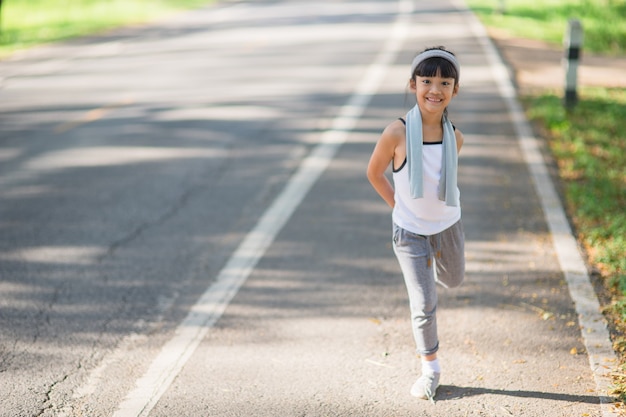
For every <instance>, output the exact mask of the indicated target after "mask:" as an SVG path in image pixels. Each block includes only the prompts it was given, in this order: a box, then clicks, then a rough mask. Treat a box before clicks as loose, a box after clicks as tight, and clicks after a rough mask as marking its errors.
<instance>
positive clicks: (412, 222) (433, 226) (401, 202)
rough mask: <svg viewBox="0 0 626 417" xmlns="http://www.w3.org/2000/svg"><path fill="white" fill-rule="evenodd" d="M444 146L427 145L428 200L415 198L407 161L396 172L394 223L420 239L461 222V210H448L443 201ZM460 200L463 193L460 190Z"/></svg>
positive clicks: (425, 176)
mask: <svg viewBox="0 0 626 417" xmlns="http://www.w3.org/2000/svg"><path fill="white" fill-rule="evenodd" d="M442 152H443V145H442V143H441V142H435V143H424V148H423V160H424V197H423V198H417V199H414V198H411V192H410V188H409V170H408V169H407V167H406V160H405V161H404V163H403V164H402V166H401V167H400V168H398V170H394V171H393V183H394V189H395V206H394V208H393V213H392V219H393V221H394V223H396V224H397V225H398V226H400V227H401V228H403V229H406V230H408V231H409V232H412V233H417V234H419V235H424V236H430V235H434V234H437V233H440V232H443V231H444V230H446V229H447V228H449V227H450V226H452V225H453V224H455V223H456V222H458V221H459V220H460V219H461V207H460V206H459V207H449V206H446V203H445V201H441V200H439V193H438V189H439V179H440V177H441V158H442ZM456 192H457V194H458V195H459V197H460V191H459V189H458V188H457V190H456Z"/></svg>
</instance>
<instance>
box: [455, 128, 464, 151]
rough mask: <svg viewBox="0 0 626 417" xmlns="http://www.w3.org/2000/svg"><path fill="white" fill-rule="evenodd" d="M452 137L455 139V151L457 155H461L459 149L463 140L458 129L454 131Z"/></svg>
mask: <svg viewBox="0 0 626 417" xmlns="http://www.w3.org/2000/svg"><path fill="white" fill-rule="evenodd" d="M454 136H455V137H456V151H457V153H461V148H462V147H463V141H464V140H465V138H464V137H463V133H461V131H460V130H459V129H456V130H455V131H454Z"/></svg>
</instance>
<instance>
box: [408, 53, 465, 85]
mask: <svg viewBox="0 0 626 417" xmlns="http://www.w3.org/2000/svg"><path fill="white" fill-rule="evenodd" d="M437 73H439V75H440V76H441V77H442V78H454V81H455V82H456V83H458V82H459V74H458V73H457V72H456V68H454V65H453V64H452V62H450V61H448V60H447V59H445V58H440V57H433V58H428V59H425V60H423V61H422V62H420V63H419V64H418V65H417V67H416V68H415V73H414V74H413V77H415V76H418V77H435V76H436V75H437Z"/></svg>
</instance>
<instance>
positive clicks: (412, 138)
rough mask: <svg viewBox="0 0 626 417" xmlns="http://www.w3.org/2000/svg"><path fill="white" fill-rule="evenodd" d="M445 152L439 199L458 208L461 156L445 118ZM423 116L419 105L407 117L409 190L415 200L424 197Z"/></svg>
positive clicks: (449, 124) (452, 131) (443, 122)
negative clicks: (458, 172)
mask: <svg viewBox="0 0 626 417" xmlns="http://www.w3.org/2000/svg"><path fill="white" fill-rule="evenodd" d="M442 126H443V152H442V161H441V178H440V179H439V200H441V201H445V202H446V205H447V206H452V207H458V206H459V197H458V193H457V170H458V153H457V149H456V137H455V135H454V128H453V127H452V123H451V122H450V120H448V117H447V116H446V115H444V116H443V120H442ZM423 140H424V139H423V131H422V114H421V113H420V109H419V106H418V105H415V107H413V108H412V109H411V110H410V111H409V113H408V114H407V118H406V159H407V168H408V170H409V187H410V190H411V197H412V198H423V197H424V164H423V160H422V150H423V147H424V146H423V145H424V144H423Z"/></svg>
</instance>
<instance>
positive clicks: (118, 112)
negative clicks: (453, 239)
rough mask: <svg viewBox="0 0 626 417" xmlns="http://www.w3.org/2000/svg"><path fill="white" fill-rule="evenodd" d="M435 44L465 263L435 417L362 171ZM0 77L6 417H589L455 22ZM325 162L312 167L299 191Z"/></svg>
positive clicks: (485, 97) (228, 19) (352, 22)
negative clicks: (416, 66)
mask: <svg viewBox="0 0 626 417" xmlns="http://www.w3.org/2000/svg"><path fill="white" fill-rule="evenodd" d="M440 44H443V45H446V46H447V47H448V48H450V49H451V50H453V51H455V52H456V53H457V55H458V57H459V60H460V61H461V64H462V74H461V92H460V94H459V96H458V97H457V98H455V101H454V103H453V104H452V106H451V109H450V112H451V117H452V119H453V121H454V123H455V125H456V126H458V127H459V128H460V129H461V130H462V131H463V132H464V133H465V136H466V144H465V146H464V149H463V151H462V154H461V159H460V164H461V168H460V188H461V196H462V203H463V218H464V224H465V229H466V237H467V260H468V265H467V278H466V283H465V285H464V286H463V287H461V288H460V289H458V290H454V291H449V292H448V291H442V292H441V294H440V309H439V323H440V338H441V351H440V357H441V360H442V364H443V376H442V384H443V386H442V387H441V388H440V390H439V395H438V397H437V399H438V401H437V402H436V403H435V404H431V403H428V402H425V401H419V400H415V399H414V398H412V397H411V396H410V395H409V388H410V386H411V384H412V383H413V381H414V379H415V378H416V377H417V375H418V371H419V370H418V364H419V360H418V359H417V358H416V356H415V354H414V346H413V342H412V337H411V333H410V325H409V321H408V305H407V299H406V295H405V290H404V286H403V282H402V278H401V276H400V273H399V268H398V266H397V264H396V261H395V258H394V257H393V253H392V251H391V247H390V235H391V230H390V226H391V224H390V213H389V210H388V209H387V207H386V206H385V204H384V203H383V202H382V200H380V199H379V198H378V197H377V196H376V195H375V193H374V192H373V190H372V189H371V187H370V186H369V184H368V183H367V180H366V178H365V167H366V165H367V160H368V158H369V154H370V152H371V150H372V147H373V145H374V143H375V141H376V140H377V139H378V136H379V134H380V132H381V131H382V129H383V128H384V126H385V125H386V124H387V123H389V122H390V121H391V120H393V119H395V118H397V117H399V116H402V115H403V114H404V113H405V112H406V111H407V109H408V108H410V106H411V105H412V102H411V100H410V97H409V95H408V93H405V87H406V85H407V81H408V80H407V77H408V65H409V63H410V61H411V59H412V57H413V55H414V53H415V52H417V51H419V50H421V49H423V48H424V47H427V46H433V45H440ZM0 77H1V80H0V81H1V83H2V84H1V87H2V88H1V89H0V162H1V164H0V393H1V395H0V416H3V417H4V416H6V417H16V416H20V417H21V416H110V415H114V414H115V415H116V416H122V415H124V416H139V415H150V416H153V417H156V416H169V417H172V416H446V417H456V416H458V417H462V416H509V415H513V416H539V415H541V416H600V415H602V414H601V409H600V405H599V399H598V395H599V394H598V393H596V392H595V384H594V381H593V375H592V372H591V370H590V369H589V362H588V358H587V356H586V354H585V348H584V346H583V343H582V338H581V332H580V330H579V327H578V323H577V318H576V312H575V310H574V306H573V303H572V300H571V299H570V297H569V294H568V291H567V287H566V284H565V281H564V278H563V274H562V272H561V271H560V269H559V265H558V262H557V260H556V255H555V250H554V248H553V246H552V240H551V238H550V234H549V230H548V227H547V225H546V221H545V219H544V215H543V212H542V210H541V206H540V203H539V199H538V196H537V194H536V192H535V189H534V188H533V185H532V182H531V179H530V174H529V172H528V168H527V166H526V164H525V163H524V161H523V158H522V154H521V150H520V148H519V144H518V142H517V141H516V138H515V132H514V127H513V124H512V122H511V118H510V115H509V114H508V113H507V109H506V106H505V103H504V101H503V99H502V98H501V97H500V92H499V91H498V88H497V85H496V82H495V81H494V79H493V76H492V74H491V72H490V69H489V67H488V65H487V60H486V58H485V52H484V51H483V49H482V48H481V46H480V43H479V42H478V40H477V39H476V36H475V35H474V34H473V32H472V31H471V30H470V29H469V28H468V25H467V22H466V19H465V17H464V15H463V14H461V13H459V11H458V10H457V9H456V6H454V5H453V4H451V3H449V2H448V1H440V2H426V1H415V2H414V3H411V2H406V1H404V2H400V3H398V2H396V1H385V0H372V1H369V2H362V1H358V2H357V1H332V0H322V1H316V2H304V1H280V0H279V1H264V0H262V1H248V2H246V1H242V2H232V3H231V2H228V3H223V4H219V5H217V6H215V7H209V8H206V9H201V10H197V11H194V12H191V13H185V14H181V15H178V16H175V17H172V18H171V19H168V20H165V21H162V22H160V23H158V24H155V25H151V26H147V27H137V28H128V29H123V30H118V31H114V32H111V33H109V34H105V35H101V36H96V37H91V38H85V39H80V40H76V41H72V42H68V43H63V44H59V45H52V46H48V47H44V48H40V49H38V50H34V51H31V52H29V53H26V54H23V55H22V56H20V57H17V58H16V59H12V60H8V61H4V62H0ZM368 77H370V78H368ZM364 80H365V81H364ZM367 80H369V81H367ZM364 86H365V87H364ZM351 100H352V101H351ZM354 109H356V110H357V111H356V113H355V112H353V110H354ZM345 122H348V125H347V127H346V126H344V125H342V123H345ZM350 123H352V124H350ZM329 132H330V133H329ZM337 138H339V139H337ZM322 139H324V140H326V142H328V143H327V144H326V145H324V144H323V142H324V140H322ZM333 143H334V144H333ZM316 151H328V154H327V155H326V157H325V158H326V159H325V163H328V165H327V166H326V165H322V166H321V167H319V168H317V169H316V168H315V167H314V168H312V169H313V171H314V172H315V175H319V178H318V177H317V176H315V177H313V178H312V179H311V181H310V183H309V184H308V185H306V186H305V185H298V184H299V183H294V182H293V179H294V178H295V176H296V174H297V173H298V172H300V171H298V170H299V169H301V168H302V167H303V166H304V165H306V164H307V163H313V162H315V161H317V160H316V159H312V158H311V155H312V154H313V153H314V152H316ZM322 159H323V158H322ZM313 165H315V164H313ZM289 184H292V185H293V184H295V186H294V189H295V191H293V192H291V193H287V194H285V191H284V190H285V187H286V186H287V185H289ZM298 189H299V190H300V193H301V196H300V198H301V200H297V201H295V202H294V198H295V197H294V196H295V195H296V194H297V193H298V191H297V190H298ZM285 195H286V196H287V197H291V200H290V201H291V202H292V209H291V210H290V211H289V210H288V211H286V212H284V211H283V212H278V213H279V214H280V213H282V216H283V219H282V221H283V222H282V223H281V222H280V221H274V222H273V223H271V224H272V225H273V227H274V229H273V231H272V232H271V233H269V234H267V235H266V237H267V236H269V240H268V241H267V242H266V243H267V244H266V245H265V246H262V245H261V246H257V247H256V249H255V256H256V257H257V259H256V260H255V261H254V262H253V263H252V265H251V268H250V270H249V271H248V272H246V273H245V274H244V276H243V279H242V280H241V282H240V283H238V284H236V285H235V284H233V285H231V292H232V294H231V295H232V298H229V297H226V298H222V299H221V300H222V301H221V303H222V304H221V306H222V307H223V311H221V310H220V311H218V312H217V313H215V312H212V313H203V309H204V307H206V306H207V305H206V304H203V302H202V300H203V299H204V298H203V297H204V296H211V295H212V294H215V293H216V291H217V290H215V288H216V287H215V286H214V285H213V284H215V283H216V282H217V281H216V280H218V279H219V277H221V276H222V275H223V274H224V271H225V270H226V269H227V268H226V266H228V265H229V263H228V262H229V261H232V260H233V259H239V258H237V256H236V253H238V252H236V250H237V249H238V248H241V245H242V242H245V239H246V238H247V237H249V236H250V231H252V230H256V229H255V227H258V225H259V224H260V222H261V220H260V219H262V218H263V216H264V214H267V213H268V211H270V210H271V209H272V207H274V206H273V204H276V202H277V201H279V203H278V206H281V204H282V203H280V201H282V200H277V199H279V198H280V197H281V196H285ZM281 207H282V206H281ZM201 296H202V297H201ZM196 310H197V311H199V313H198V314H199V315H200V316H202V315H203V314H205V316H202V317H204V319H203V320H204V321H202V323H201V324H200V325H197V326H195V327H197V329H195V328H194V329H192V330H193V332H194V333H193V335H192V336H189V337H188V336H186V335H187V333H186V330H188V329H187V328H188V327H194V326H188V325H186V323H189V320H190V317H191V315H190V314H191V313H190V312H193V311H196ZM209 316H210V317H212V318H213V319H214V320H213V321H211V320H209ZM194 337H195V339H193V338H194ZM192 339H193V340H194V341H192ZM179 342H180V343H179ZM181 343H183V344H185V346H186V347H184V348H180V349H179V345H180V344H181ZM168 346H169V347H168ZM189 346H191V347H189ZM168 354H171V355H173V356H171V357H168V356H167V355H168ZM163 358H165V359H163ZM168 358H169V359H168ZM151 369H158V370H160V371H162V374H163V375H166V377H164V376H163V375H161V374H159V375H156V376H155V375H154V374H153V373H151V371H150V370H151ZM142 387H144V388H143V391H144V393H145V391H146V390H147V391H150V392H149V395H148V397H147V398H148V400H146V401H144V402H143V403H142V402H141V400H139V402H138V404H139V405H138V406H137V405H136V404H135V408H133V407H131V406H129V407H126V406H125V405H128V404H131V405H132V403H133V398H136V397H134V394H133V393H137V392H141V390H142ZM142 413H143V414H142Z"/></svg>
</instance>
